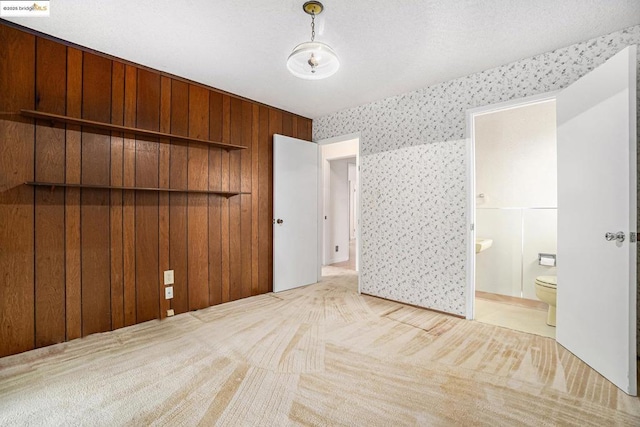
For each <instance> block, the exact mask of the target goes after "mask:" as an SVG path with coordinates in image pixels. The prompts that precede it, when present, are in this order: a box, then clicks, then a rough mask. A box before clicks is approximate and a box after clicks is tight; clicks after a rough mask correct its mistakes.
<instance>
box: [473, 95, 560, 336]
mask: <svg viewBox="0 0 640 427" xmlns="http://www.w3.org/2000/svg"><path fill="white" fill-rule="evenodd" d="M473 121H474V123H473V132H474V134H473V140H474V149H475V204H474V207H475V218H476V219H475V231H476V242H477V245H476V251H475V254H474V255H475V264H476V270H475V295H474V297H475V301H474V302H475V317H474V318H475V320H477V321H479V322H482V323H488V324H492V325H496V326H502V327H506V328H509V329H514V330H518V331H521V332H528V333H533V334H536V335H541V336H545V337H549V338H555V298H551V296H555V289H553V285H552V284H549V283H547V282H554V281H555V278H556V275H557V273H556V253H557V211H558V209H557V152H556V151H557V140H556V108H555V99H545V100H542V101H536V102H530V103H526V104H520V105H516V106H508V107H506V108H498V109H491V110H489V111H483V112H479V113H477V114H474V116H473ZM543 286H544V288H543V291H544V293H541V291H540V288H541V287H543ZM541 298H542V300H541Z"/></svg>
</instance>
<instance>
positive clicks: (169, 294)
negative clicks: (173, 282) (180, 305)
mask: <svg viewBox="0 0 640 427" xmlns="http://www.w3.org/2000/svg"><path fill="white" fill-rule="evenodd" d="M171 298H173V286H167V287H166V288H164V299H171Z"/></svg>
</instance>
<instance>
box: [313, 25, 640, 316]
mask: <svg viewBox="0 0 640 427" xmlns="http://www.w3.org/2000/svg"><path fill="white" fill-rule="evenodd" d="M634 44H635V45H639V46H640V25H638V26H634V27H630V28H627V29H624V30H621V31H617V32H615V33H611V34H608V35H604V36H601V37H598V38H595V39H592V40H589V41H586V42H582V43H578V44H575V45H572V46H569V47H566V48H562V49H557V50H555V51H552V52H548V53H544V54H541V55H537V56H534V57H531V58H527V59H523V60H520V61H517V62H514V63H511V64H507V65H503V66H500V67H497V68H493V69H490V70H486V71H483V72H480V73H477V74H473V75H470V76H466V77H462V78H459V79H455V80H451V81H448V82H444V83H441V84H438V85H435V86H431V87H427V88H424V89H420V90H417V91H414V92H409V93H405V94H402V95H399V96H395V97H392V98H387V99H383V100H381V101H377V102H373V103H370V104H366V105H362V106H358V107H354V108H350V109H347V110H343V111H339V112H337V113H335V114H331V115H328V116H324V117H320V118H318V119H315V120H314V121H313V136H314V140H316V141H317V140H321V139H326V138H332V137H336V136H341V135H347V134H351V133H356V132H359V133H360V136H361V139H360V144H361V152H362V158H361V202H362V224H361V227H362V228H361V232H362V254H361V262H362V265H361V288H362V291H363V292H364V293H368V294H372V295H377V296H381V297H384V298H389V299H394V300H398V301H402V302H406V303H410V304H415V305H419V306H422V307H427V308H433V309H436V310H441V311H446V312H449V313H452V314H457V315H465V314H466V308H465V304H466V271H465V266H466V252H465V248H466V244H467V242H466V239H467V237H466V221H467V218H466V210H467V199H466V194H467V191H469V189H467V188H465V186H466V179H467V178H466V163H465V162H466V160H465V130H466V110H468V109H470V108H475V107H479V106H483V105H489V104H495V103H498V102H503V101H507V100H512V99H518V98H523V97H527V96H531V95H536V94H540V93H545V92H550V91H554V90H558V89H562V88H564V87H566V86H567V85H569V84H570V83H572V82H574V81H575V80H577V79H578V78H579V77H581V76H583V75H584V74H586V73H587V72H589V71H590V70H592V69H593V68H595V67H597V66H598V65H600V64H602V63H603V62H604V61H606V60H607V59H608V58H610V57H611V56H613V55H614V54H615V53H617V52H618V51H620V50H622V49H623V48H624V47H626V46H629V45H634ZM638 57H639V58H640V55H639V56H638ZM638 76H639V77H640V71H639V73H638ZM638 87H639V88H640V84H639V86H638ZM639 101H640V97H639ZM638 111H639V112H640V108H639V109H638ZM638 123H639V125H640V120H639V121H638ZM639 135H640V132H639ZM639 188H640V186H639ZM639 301H640V298H639ZM639 312H640V310H639ZM639 325H640V324H639Z"/></svg>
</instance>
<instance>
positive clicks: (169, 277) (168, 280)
mask: <svg viewBox="0 0 640 427" xmlns="http://www.w3.org/2000/svg"><path fill="white" fill-rule="evenodd" d="M164 284H165V285H173V270H166V271H165V272H164Z"/></svg>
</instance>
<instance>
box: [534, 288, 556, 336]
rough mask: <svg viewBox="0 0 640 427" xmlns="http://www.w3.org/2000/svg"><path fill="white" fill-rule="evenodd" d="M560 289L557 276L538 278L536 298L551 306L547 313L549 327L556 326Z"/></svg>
mask: <svg viewBox="0 0 640 427" xmlns="http://www.w3.org/2000/svg"><path fill="white" fill-rule="evenodd" d="M557 287H558V277H557V276H538V277H536V296H537V297H538V299H539V300H540V301H542V302H546V303H547V304H549V311H548V312H547V325H549V326H556V289H557Z"/></svg>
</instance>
